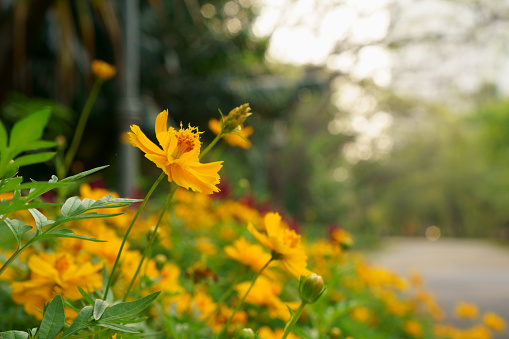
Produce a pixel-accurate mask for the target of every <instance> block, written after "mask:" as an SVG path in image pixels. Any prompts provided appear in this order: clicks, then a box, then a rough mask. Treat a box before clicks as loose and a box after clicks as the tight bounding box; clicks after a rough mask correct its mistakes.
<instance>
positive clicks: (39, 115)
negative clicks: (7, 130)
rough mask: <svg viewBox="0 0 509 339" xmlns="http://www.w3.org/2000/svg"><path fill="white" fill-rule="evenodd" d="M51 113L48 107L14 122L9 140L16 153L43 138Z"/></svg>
mask: <svg viewBox="0 0 509 339" xmlns="http://www.w3.org/2000/svg"><path fill="white" fill-rule="evenodd" d="M50 115H51V112H50V110H49V108H46V109H43V110H40V111H38V112H35V113H33V114H30V115H29V116H27V117H25V118H23V119H21V120H19V121H18V122H16V124H14V126H13V127H12V129H11V137H10V140H9V147H10V148H11V149H12V150H13V152H14V153H16V152H18V150H20V149H22V148H23V146H24V145H26V144H29V143H31V142H33V141H35V140H37V139H40V138H41V136H42V132H43V131H44V128H45V127H46V124H47V123H48V120H49V117H50Z"/></svg>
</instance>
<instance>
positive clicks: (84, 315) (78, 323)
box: [62, 306, 94, 338]
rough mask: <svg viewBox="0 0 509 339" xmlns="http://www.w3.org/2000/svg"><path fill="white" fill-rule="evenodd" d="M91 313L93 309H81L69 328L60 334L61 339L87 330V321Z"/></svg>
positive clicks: (86, 307)
mask: <svg viewBox="0 0 509 339" xmlns="http://www.w3.org/2000/svg"><path fill="white" fill-rule="evenodd" d="M93 312H94V308H93V307H92V306H85V307H83V308H82V309H81V311H80V313H78V315H77V316H76V319H74V322H73V323H72V324H71V326H69V328H68V329H67V330H65V332H64V333H63V334H62V338H67V337H69V336H71V335H73V334H74V333H76V332H78V331H80V330H83V329H85V328H87V327H88V326H89V325H90V323H91V322H89V321H88V319H90V317H91V316H92V313H93Z"/></svg>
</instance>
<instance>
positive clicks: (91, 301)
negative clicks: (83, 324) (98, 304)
mask: <svg viewBox="0 0 509 339" xmlns="http://www.w3.org/2000/svg"><path fill="white" fill-rule="evenodd" d="M77 287H78V291H80V294H81V295H82V296H83V299H85V300H86V302H87V303H89V304H90V305H93V304H94V300H93V299H92V297H91V296H89V295H88V293H87V292H85V290H84V289H82V288H81V287H80V286H79V285H78V286H77Z"/></svg>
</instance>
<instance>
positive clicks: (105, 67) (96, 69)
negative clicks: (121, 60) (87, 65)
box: [92, 59, 117, 80]
mask: <svg viewBox="0 0 509 339" xmlns="http://www.w3.org/2000/svg"><path fill="white" fill-rule="evenodd" d="M92 73H94V74H95V75H97V76H98V77H101V78H103V79H104V80H108V79H111V78H113V77H114V76H115V74H117V68H116V67H115V66H113V65H110V64H109V63H107V62H105V61H102V60H97V59H96V60H94V61H92Z"/></svg>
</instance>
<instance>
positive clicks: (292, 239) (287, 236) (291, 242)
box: [283, 229, 300, 248]
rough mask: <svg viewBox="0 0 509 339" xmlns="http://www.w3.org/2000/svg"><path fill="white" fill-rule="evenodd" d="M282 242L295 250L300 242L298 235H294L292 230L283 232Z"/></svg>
mask: <svg viewBox="0 0 509 339" xmlns="http://www.w3.org/2000/svg"><path fill="white" fill-rule="evenodd" d="M283 242H284V243H285V244H287V245H288V246H289V247H290V248H295V247H296V246H297V244H298V243H299V242H300V235H298V234H297V233H295V231H294V230H289V229H287V230H285V233H284V235H283Z"/></svg>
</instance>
